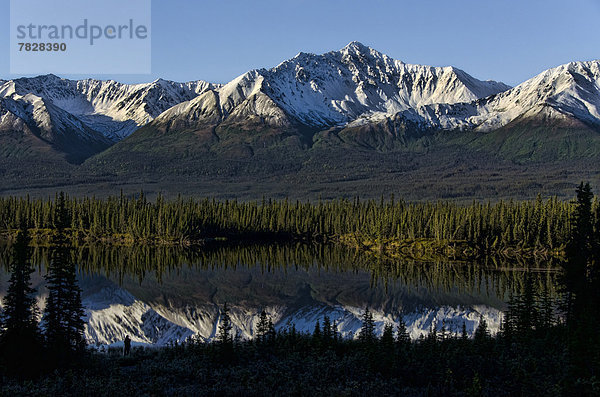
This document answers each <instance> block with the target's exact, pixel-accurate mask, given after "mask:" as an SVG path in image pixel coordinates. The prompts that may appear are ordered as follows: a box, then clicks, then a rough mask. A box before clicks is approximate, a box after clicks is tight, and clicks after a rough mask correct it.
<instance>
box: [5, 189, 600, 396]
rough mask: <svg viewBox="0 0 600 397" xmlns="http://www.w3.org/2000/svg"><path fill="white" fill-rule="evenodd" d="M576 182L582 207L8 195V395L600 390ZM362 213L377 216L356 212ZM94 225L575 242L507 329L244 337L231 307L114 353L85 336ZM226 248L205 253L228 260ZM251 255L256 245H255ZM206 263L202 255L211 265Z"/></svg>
mask: <svg viewBox="0 0 600 397" xmlns="http://www.w3.org/2000/svg"><path fill="white" fill-rule="evenodd" d="M576 193H577V197H576V199H575V200H574V201H572V202H568V203H567V202H560V201H557V200H555V199H550V200H546V201H543V200H541V199H538V200H536V201H535V202H523V203H514V202H509V203H502V202H500V203H497V204H477V203H474V204H472V205H470V206H464V207H461V206H457V205H453V204H450V203H430V204H426V203H423V204H407V203H403V202H396V201H394V200H389V201H388V202H385V201H384V200H381V201H380V202H374V201H368V202H361V201H359V200H356V201H354V202H348V201H335V202H329V203H315V204H310V203H304V204H302V203H295V204H289V203H287V202H286V201H264V202H262V203H237V202H217V201H214V200H204V201H198V202H195V201H192V200H189V201H183V200H176V201H174V202H163V201H162V200H161V199H159V200H157V201H156V202H154V203H150V202H147V201H146V200H145V199H144V198H143V197H138V198H135V199H127V198H124V197H120V198H113V199H108V200H94V199H83V200H78V199H72V198H67V197H65V196H64V195H62V194H59V195H57V198H56V200H55V201H51V200H47V201H38V200H28V199H5V200H4V201H2V203H1V204H2V205H1V206H0V208H2V211H3V212H2V217H3V218H2V219H6V222H5V225H4V227H5V231H7V232H10V234H9V236H10V237H11V238H13V239H14V242H13V244H12V246H11V248H10V249H9V250H8V251H9V252H10V255H11V258H12V259H11V261H10V263H11V265H10V269H9V270H10V273H11V278H10V280H9V288H8V292H7V295H6V296H5V297H4V298H3V310H2V314H1V317H0V350H1V353H0V381H1V382H0V394H2V395H4V394H15V395H81V394H89V395H132V394H133V395H265V394H274V395H307V394H310V395H331V394H334V395H364V394H375V393H382V394H386V395H387V394H394V395H415V396H417V395H457V396H465V395H474V396H479V395H495V396H496V395H590V396H592V395H598V394H599V393H600V382H599V381H598V376H599V371H600V340H599V338H598V329H600V316H598V314H597V307H598V305H599V304H600V228H599V227H598V226H599V223H598V221H599V216H598V201H597V200H595V199H594V195H593V194H592V192H591V188H590V186H589V184H586V185H584V184H581V185H580V186H579V187H578V189H577V192H576ZM165 212H168V213H170V215H169V217H168V218H169V219H171V221H172V222H171V223H169V226H168V227H167V225H163V224H160V222H159V221H158V220H157V219H163V218H162V217H163V216H165V215H163V214H164V213H165ZM207 214H210V216H208V215H207ZM351 215H352V216H357V217H360V219H361V220H362V222H358V221H356V220H351V219H349V218H345V217H349V216H351ZM102 216H103V217H102ZM128 219H137V221H132V222H129V221H127V220H128ZM509 219H510V221H512V222H514V224H513V225H510V224H509V221H508V220H509ZM144 220H145V221H144ZM251 220H253V221H251ZM344 220H346V221H344ZM136 222H137V223H136ZM136 225H137V226H136ZM548 225H552V227H549V226H548ZM43 230H46V231H45V232H44V233H47V237H45V238H47V239H48V240H47V241H46V243H47V246H46V247H45V248H44V249H45V250H46V251H44V252H45V254H44V255H45V257H46V258H48V259H47V261H48V272H47V276H46V280H47V283H48V284H49V287H48V290H49V295H48V302H47V304H46V307H45V309H44V312H43V313H39V312H38V310H37V306H36V304H35V301H34V297H33V291H32V289H31V279H30V276H31V274H32V273H33V271H34V270H33V265H32V263H33V262H34V261H35V260H36V259H35V258H36V254H34V248H33V247H32V241H31V240H30V239H31V237H30V236H29V234H30V232H32V235H33V236H35V234H36V233H39V232H40V231H43ZM80 233H83V234H84V235H86V236H87V235H88V234H89V235H93V236H98V237H100V238H106V237H107V236H110V235H112V234H121V233H122V234H128V235H130V236H131V237H128V238H132V239H133V240H134V241H145V240H146V239H176V238H179V239H185V238H191V236H212V237H213V238H214V237H215V236H229V235H239V236H244V237H245V236H247V235H252V236H255V235H257V236H263V235H269V236H273V235H275V236H279V235H280V234H283V235H285V236H294V238H296V237H298V238H309V239H313V238H314V239H319V238H332V237H335V236H339V235H343V234H345V233H360V234H361V235H365V236H369V237H370V238H374V239H384V238H428V239H439V240H442V239H445V238H448V239H450V240H455V239H457V240H458V239H465V240H467V241H469V242H472V243H473V244H477V245H478V246H480V247H494V244H506V245H509V244H513V245H519V244H520V245H521V246H534V247H535V246H538V247H561V250H563V251H564V253H565V257H564V260H562V261H560V262H559V266H560V269H561V272H560V275H559V279H560V280H559V282H560V290H559V291H554V292H553V293H550V292H549V291H543V290H540V289H539V288H536V287H535V284H536V281H535V278H534V277H532V276H530V275H529V273H526V275H525V277H524V280H523V288H522V289H521V293H520V294H518V295H514V296H511V297H510V299H509V301H508V310H507V312H506V314H505V316H504V320H503V323H502V328H501V331H500V332H499V333H498V334H496V335H491V334H490V332H489V331H488V330H487V325H486V322H485V321H484V320H483V319H482V321H480V325H479V328H477V330H476V331H475V334H474V335H473V337H469V336H468V335H467V333H466V331H463V332H462V333H461V334H458V335H456V334H451V333H449V332H446V330H445V329H443V328H442V330H441V331H438V330H436V329H434V328H432V329H431V330H430V332H429V335H428V336H427V337H422V338H420V339H418V340H415V341H411V340H410V339H409V338H408V335H407V334H406V329H405V327H404V324H402V323H400V325H399V326H398V327H397V328H396V329H394V328H392V327H390V326H387V327H386V328H385V329H384V332H383V334H382V335H381V336H377V335H375V332H374V326H373V318H372V316H371V314H370V311H369V308H368V307H367V308H365V310H364V312H363V316H362V328H361V330H360V334H359V337H358V338H357V339H344V338H341V337H340V336H339V335H338V333H337V332H336V327H335V322H332V320H331V319H329V318H328V317H324V318H322V320H321V321H320V322H318V323H317V325H316V326H315V328H314V330H313V332H312V333H302V332H298V331H297V330H296V328H295V326H294V324H289V325H288V326H286V327H284V328H280V329H279V330H277V331H276V330H275V328H274V327H273V323H272V321H271V319H270V318H269V317H268V316H267V315H266V313H265V312H264V311H263V312H262V313H260V321H259V324H258V328H257V333H256V337H255V338H253V339H249V340H240V339H238V338H236V336H235V335H234V334H233V333H232V327H231V321H230V318H229V312H228V307H227V305H223V306H222V307H221V309H220V317H221V321H220V322H219V329H218V331H217V338H216V341H214V342H212V343H206V342H204V341H202V340H200V339H196V338H192V339H190V340H189V341H187V342H185V343H183V344H175V345H173V346H170V347H167V348H162V349H145V348H134V349H133V351H132V352H131V353H130V354H127V355H124V356H123V355H122V354H121V352H120V351H116V350H109V351H108V352H107V353H99V352H96V351H95V350H93V349H89V348H85V345H84V343H83V338H82V335H83V321H84V316H83V309H82V304H81V296H80V290H79V287H78V286H77V282H76V278H75V269H76V262H77V260H76V258H77V256H76V255H74V254H73V252H74V251H73V250H74V248H73V246H72V243H73V242H74V236H76V235H78V234H80ZM273 233H274V234H273ZM436 233H437V234H436ZM516 236H519V238H522V239H526V242H522V241H521V242H519V241H518V240H515V238H516ZM77 238H78V237H77ZM136 239H140V240H136ZM83 241H85V239H84V240H83ZM156 248H160V247H154V248H153V249H156ZM84 252H85V251H84ZM219 252H220V251H219V248H217V249H216V250H215V251H213V253H212V254H211V253H210V252H209V253H207V254H203V255H208V256H209V257H210V256H211V255H214V256H216V257H219V255H220V254H219ZM343 252H347V251H343ZM37 255H39V251H38V254H37ZM240 255H249V254H248V253H246V254H244V252H243V250H242V251H241V253H240ZM336 255H339V254H336ZM342 255H343V253H342ZM301 257H302V254H301V253H300V258H301ZM202 258H204V259H202ZM221 258H223V257H221ZM225 260H227V258H225ZM204 262H206V258H205V257H203V256H202V255H201V258H199V259H198V263H199V265H200V266H202V263H204ZM232 262H235V259H234V260H232ZM332 262H336V259H333V260H332ZM98 266H101V264H99V265H98ZM141 270H142V271H143V270H144V269H143V267H142V269H141ZM399 273H403V274H404V273H406V272H403V271H400V272H399ZM409 275H410V273H409V274H407V275H406V274H405V276H409ZM414 277H418V276H414Z"/></svg>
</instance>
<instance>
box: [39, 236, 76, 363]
mask: <svg viewBox="0 0 600 397" xmlns="http://www.w3.org/2000/svg"><path fill="white" fill-rule="evenodd" d="M46 282H47V285H48V298H47V301H46V308H45V311H44V317H43V323H44V326H45V337H46V342H47V344H48V346H49V347H50V349H51V350H54V351H55V352H56V353H57V354H63V353H65V354H66V353H68V352H76V351H79V350H81V349H82V348H83V347H84V343H85V342H84V339H83V330H84V327H85V323H84V320H83V317H84V314H85V313H84V310H83V306H82V304H81V290H80V289H79V286H78V285H77V277H76V273H75V265H74V264H73V263H72V262H71V260H70V252H69V250H68V249H67V248H63V247H59V248H55V249H54V252H53V255H52V262H51V263H50V265H49V266H48V273H47V275H46Z"/></svg>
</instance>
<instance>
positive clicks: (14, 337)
mask: <svg viewBox="0 0 600 397" xmlns="http://www.w3.org/2000/svg"><path fill="white" fill-rule="evenodd" d="M28 244H29V238H28V236H27V230H26V229H23V230H20V231H19V232H18V234H17V240H16V242H15V244H14V246H13V260H12V263H11V267H10V270H11V276H10V280H9V281H8V290H7V293H6V296H5V297H4V299H3V303H4V310H3V311H2V312H0V372H1V368H2V367H4V368H6V372H8V373H11V374H14V375H17V376H20V377H28V376H32V375H34V374H35V373H36V372H37V371H38V370H39V366H40V365H41V364H42V363H40V362H39V360H38V357H39V356H40V353H41V351H42V344H41V337H40V332H39V329H38V316H39V313H38V308H37V306H36V299H35V290H34V289H33V288H32V287H31V274H32V273H33V272H34V270H33V268H32V266H31V263H30V249H29V247H28Z"/></svg>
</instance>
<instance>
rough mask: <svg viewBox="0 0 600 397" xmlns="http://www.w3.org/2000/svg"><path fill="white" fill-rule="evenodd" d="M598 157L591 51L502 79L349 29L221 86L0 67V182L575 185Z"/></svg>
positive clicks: (275, 190) (458, 194)
mask: <svg viewBox="0 0 600 397" xmlns="http://www.w3.org/2000/svg"><path fill="white" fill-rule="evenodd" d="M599 156H600V61H589V62H571V63H568V64H565V65H561V66H558V67H556V68H552V69H549V70H546V71H544V72H542V73H540V74H539V75H537V76H535V77H533V78H532V79H530V80H527V81H525V82H524V83H522V84H519V85H518V86H516V87H512V88H511V87H509V86H507V85H505V84H503V83H500V82H496V81H481V80H478V79H476V78H474V77H472V76H470V75H469V74H467V73H466V72H464V71H462V70H460V69H457V68H454V67H431V66H424V65H411V64H406V63H403V62H401V61H398V60H394V59H392V58H390V57H388V56H387V55H384V54H382V53H380V52H378V51H376V50H374V49H372V48H370V47H367V46H365V45H363V44H360V43H358V42H352V43H350V44H348V45H347V46H345V47H344V48H342V49H341V50H339V51H331V52H328V53H325V54H322V55H315V54H306V53H299V54H298V55H296V56H295V57H294V58H292V59H290V60H287V61H284V62H282V63H281V64H279V65H277V66H276V67H274V68H271V69H258V70H252V71H249V72H247V73H244V74H243V75H241V76H239V77H237V78H236V79H234V80H232V81H231V82H229V83H227V84H224V85H221V84H212V83H208V82H205V81H200V80H199V81H192V82H187V83H176V82H171V81H166V80H160V79H159V80H156V81H154V82H152V83H148V84H136V85H128V84H121V83H117V82H115V81H99V80H91V79H88V80H80V81H73V80H67V79H62V78H59V77H57V76H54V75H47V76H39V77H34V78H20V79H15V80H10V81H2V80H0V177H1V178H2V181H1V182H0V194H11V193H16V192H19V191H24V190H26V191H28V192H39V193H46V192H48V191H50V190H52V189H56V188H59V187H60V188H61V189H63V190H70V191H73V192H75V193H77V192H90V191H92V192H97V193H100V194H102V193H106V192H113V190H114V189H115V188H116V187H117V186H119V187H121V188H123V187H124V188H125V189H126V190H134V189H138V188H144V189H145V190H148V189H150V190H151V191H152V190H154V191H159V190H163V191H172V192H179V193H184V194H185V193H190V194H191V193H196V194H198V193H204V194H213V195H222V196H236V197H240V196H241V197H259V196H260V195H263V194H271V195H276V196H277V195H278V196H297V197H315V196H317V195H325V196H330V197H334V196H340V195H342V196H349V195H354V194H360V195H362V196H375V195H380V194H388V193H394V192H397V193H400V194H402V195H404V196H408V197H412V198H416V199H419V198H433V197H436V198H448V197H450V198H459V199H460V198H462V199H470V198H499V197H528V196H531V195H535V194H537V193H538V192H542V193H547V194H557V195H569V194H570V193H569V192H570V191H571V190H572V186H574V185H575V184H576V183H577V182H578V181H579V180H580V179H587V180H591V181H592V182H598V181H599V173H598V167H597V164H598V160H599Z"/></svg>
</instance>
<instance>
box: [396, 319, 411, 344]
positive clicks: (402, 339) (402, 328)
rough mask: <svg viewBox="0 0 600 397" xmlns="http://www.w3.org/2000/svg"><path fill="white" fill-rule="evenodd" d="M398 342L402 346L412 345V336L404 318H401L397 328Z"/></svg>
mask: <svg viewBox="0 0 600 397" xmlns="http://www.w3.org/2000/svg"><path fill="white" fill-rule="evenodd" d="M396 342H398V344H399V345H401V346H408V345H409V344H410V336H409V335H408V330H407V329H406V324H405V323H404V320H403V319H402V317H400V319H399V321H398V327H396Z"/></svg>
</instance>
